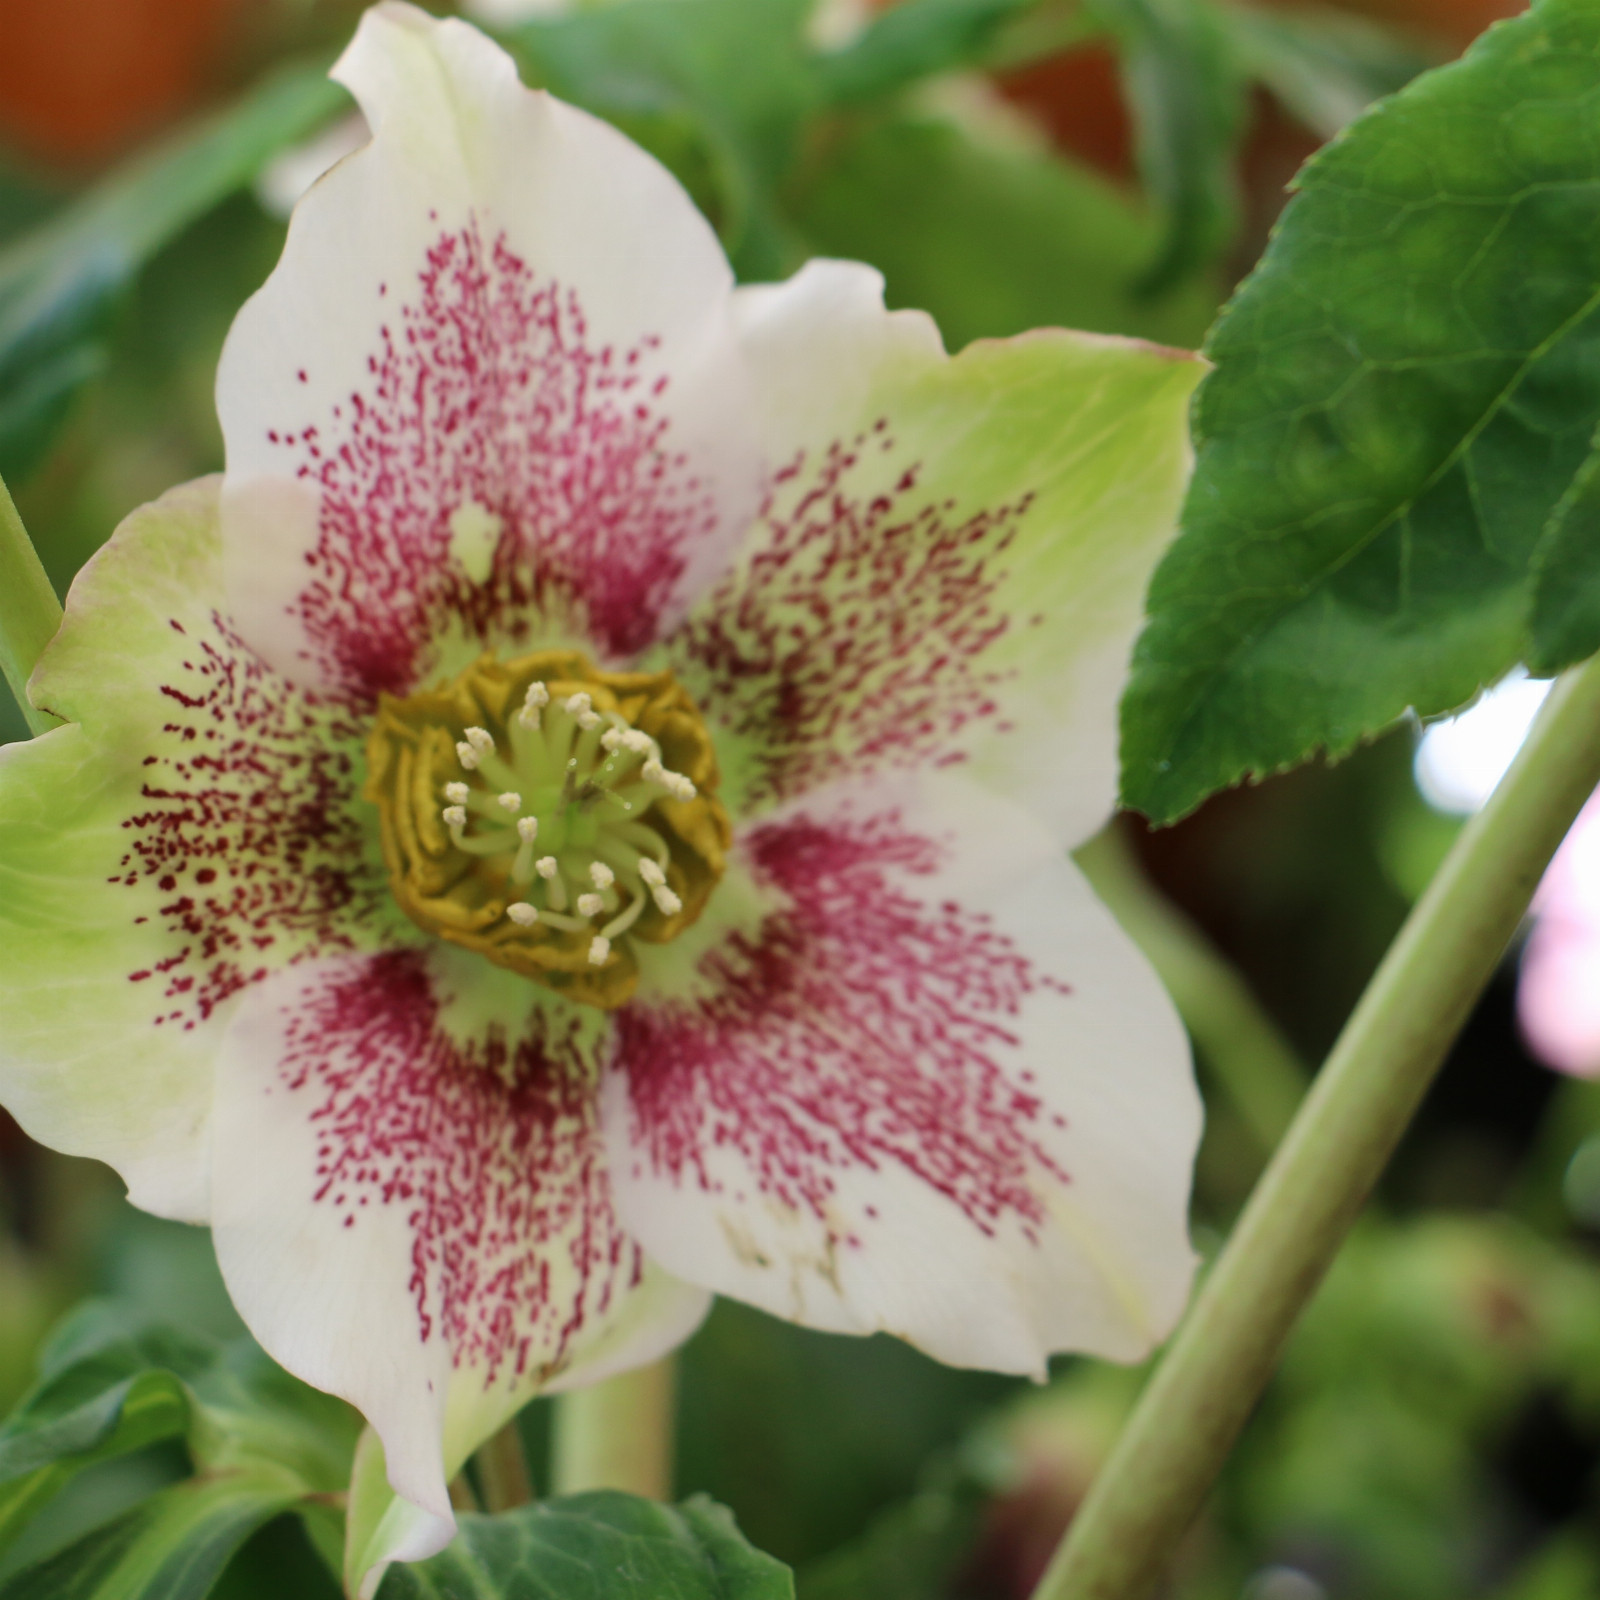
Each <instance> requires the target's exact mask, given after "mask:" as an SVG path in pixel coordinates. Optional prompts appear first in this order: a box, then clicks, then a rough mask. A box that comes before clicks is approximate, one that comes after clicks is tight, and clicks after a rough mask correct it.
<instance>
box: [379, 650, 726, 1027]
mask: <svg viewBox="0 0 1600 1600" xmlns="http://www.w3.org/2000/svg"><path fill="white" fill-rule="evenodd" d="M367 764H368V770H367V782H366V788H365V793H366V797H367V799H369V800H371V801H372V802H373V803H374V804H375V805H376V806H377V807H378V814H379V826H380V831H381V836H382V841H383V853H384V859H385V861H386V863H387V864H388V868H389V881H390V885H391V888H392V889H393V892H394V896H395V899H396V900H397V901H398V902H399V904H400V907H401V909H402V910H404V912H405V913H406V915H407V916H408V917H410V918H411V919H412V921H413V922H415V923H416V924H417V925H418V926H419V927H421V928H424V929H426V930H427V931H428V932H429V933H433V934H437V935H438V936H439V937H440V938H443V939H448V940H450V941H451V942H452V943H455V944H458V945H463V946H465V947H466V948H468V949H471V950H476V951H478V952H479V953H480V954H482V955H485V956H487V957H488V958H489V960H491V961H494V962H496V963H498V964H499V965H500V966H503V967H509V968H510V969H511V970H512V971H514V972H520V973H521V974H523V976H525V977H529V978H532V979H534V980H535V981H536V982H539V983H543V984H546V985H548V986H549V987H550V988H552V989H556V990H558V991H560V992H561V993H562V994H564V995H566V996H567V997H568V998H570V999H573V1000H578V1001H581V1002H583V1003H584V1004H586V1005H594V1006H601V1007H606V1008H610V1007H613V1006H619V1005H621V1004H623V1003H624V1002H625V1001H626V1000H627V999H628V997H629V996H630V995H631V994H632V993H633V989H634V985H635V984H636V983H637V981H638V963H637V961H636V960H635V959H634V955H633V951H632V948H631V946H632V941H633V940H635V939H643V940H647V941H649V942H650V943H657V944H659V943H664V942H665V941H667V940H669V939H672V938H674V937H676V935H677V934H679V933H680V932H682V930H683V929H684V928H686V927H688V926H689V924H690V923H692V922H693V921H694V920H695V919H696V918H697V917H698V916H699V915H700V913H701V911H702V910H703V909H704V908H705V904H706V901H707V899H708V898H709V896H710V894H711V891H712V889H713V888H715V886H716V884H717V881H718V879H720V878H721V876H722V871H723V866H724V864H725V859H726V851H727V846H728V840H729V837H730V828H729V824H728V817H727V813H726V812H725V811H724V810H723V807H722V804H721V802H720V801H719V800H718V799H717V796H716V789H717V783H718V771H717V759H716V752H715V750H714V749H713V748H712V744H711V738H710V735H709V733H708V732H707V730H706V726H705V723H704V722H703V721H702V720H701V717H700V714H699V712H698V711H697V710H696V709H695V706H694V702H693V701H692V700H691V699H690V698H689V696H688V694H687V693H686V692H685V690H684V689H683V687H682V686H681V685H680V684H679V683H678V681H677V680H676V679H675V678H674V677H673V675H672V674H671V673H670V672H605V671H602V670H600V669H599V668H597V667H595V666H594V665H593V664H592V663H591V662H590V661H589V660H588V658H587V657H585V656H583V655H582V654H580V653H579V652H577V651H572V650H541V651H535V652H533V653H531V654H529V655H525V656H519V657H517V658H516V659H514V660H511V661H498V660H496V659H495V658H494V657H493V656H488V655H486V656H483V657H481V658H480V659H479V660H478V661H476V662H475V663H474V664H473V665H472V666H470V667H468V668H467V670H466V671H465V672H462V673H460V674H459V675H458V676H457V677H455V678H454V679H452V680H451V681H450V682H448V683H446V684H444V685H442V686H440V687H439V688H436V689H428V690H423V691H422V692H420V693H418V694H413V695H408V696H407V697H406V698H405V699H395V698H393V697H391V696H388V695H385V696H383V697H382V699H381V701H380V704H379V708H378V716H377V720H376V722H375V724H374V725H373V729H372V733H371V735H370V736H369V738H368V740H367Z"/></svg>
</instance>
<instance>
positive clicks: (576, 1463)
mask: <svg viewBox="0 0 1600 1600" xmlns="http://www.w3.org/2000/svg"><path fill="white" fill-rule="evenodd" d="M676 1390H677V1385H676V1380H675V1371H674V1366H673V1362H672V1360H671V1358H670V1357H669V1358H668V1359H667V1360H665V1361H656V1362H653V1363H652V1364H651V1365H650V1366H648V1367H636V1368H635V1369H634V1370H633V1371H632V1372H624V1373H622V1374H620V1375H619V1376H618V1377H615V1378H607V1379H606V1380H605V1382H604V1383H597V1384H595V1385H594V1386H593V1387H592V1388H589V1389H574V1390H573V1391H572V1393H571V1394H564V1395H561V1396H559V1397H558V1399H557V1401H556V1417H555V1438H554V1440H553V1443H552V1447H551V1466H550V1476H551V1482H552V1485H553V1487H554V1491H555V1493H556V1494H581V1493H582V1492H583V1491H584V1490H586V1489H623V1490H626V1491H627V1492H628V1493H629V1494H637V1495H643V1496H645V1498H646V1499H650V1500H665V1499H667V1498H668V1497H669V1496H670V1495H671V1493H672V1423H673V1412H674V1410H675V1408H676V1400H677V1392H676Z"/></svg>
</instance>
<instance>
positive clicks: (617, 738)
mask: <svg viewBox="0 0 1600 1600" xmlns="http://www.w3.org/2000/svg"><path fill="white" fill-rule="evenodd" d="M621 743H622V729H621V728H617V727H611V728H607V729H606V731H605V732H604V733H602V734H601V735H600V748H601V749H602V750H615V749H616V748H617V746H618V745H619V744H621Z"/></svg>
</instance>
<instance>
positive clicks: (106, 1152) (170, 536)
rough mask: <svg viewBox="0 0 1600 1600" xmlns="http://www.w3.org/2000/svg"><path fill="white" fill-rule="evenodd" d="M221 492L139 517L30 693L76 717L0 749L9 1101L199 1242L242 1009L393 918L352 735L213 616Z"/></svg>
mask: <svg viewBox="0 0 1600 1600" xmlns="http://www.w3.org/2000/svg"><path fill="white" fill-rule="evenodd" d="M216 498H217V482H216V480H215V479H211V480H208V481H204V482H201V483H196V484H189V485H186V486H184V487H182V488H179V489H174V490H172V491H171V492H170V493H169V494H166V495H164V496H162V498H161V499H160V500H158V501H156V502H155V503H154V504H153V505H149V506H144V507H141V508H140V509H139V510H138V511H136V512H134V513H133V514H132V515H131V516H130V517H128V518H127V520H126V521H125V522H124V523H123V524H122V526H121V527H119V528H118V529H117V531H116V532H115V533H114V534H113V535H112V537H111V540H110V542H109V543H108V544H107V545H106V546H105V548H104V549H102V550H101V551H100V552H98V554H96V556H95V557H94V559H93V560H92V561H91V562H90V563H89V564H88V565H87V566H86V567H85V568H84V570H83V571H82V572H81V573H80V574H79V575H78V578H77V580H76V582H75V583H74V584H73V586H72V592H71V594H70V595H69V596H68V598H67V617H66V621H65V624H64V625H63V627H62V629H61V631H60V633H58V634H57V636H56V637H55V639H54V640H53V641H52V642H51V644H50V646H49V648H48V649H47V650H46V652H45V655H44V658H43V660H42V661H41V662H40V664H39V667H38V669H37V670H36V672H35V673H34V677H33V684H32V688H33V693H34V694H35V696H36V697H37V698H38V699H39V700H40V702H41V703H42V704H45V705H47V706H49V707H50V708H51V709H52V710H54V711H56V712H58V713H59V714H60V715H61V716H63V717H66V718H68V719H69V725H68V726H67V727H64V728H58V729H56V730H55V731H54V732H53V733H51V734H49V735H48V736H46V737H45V738H42V739H34V740H30V741H28V742H26V743H20V744H15V745H8V746H6V747H5V748H4V749H3V750H0V1099H3V1100H4V1102H5V1104H6V1105H7V1106H8V1107H9V1108H10V1109H11V1111H12V1112H13V1113H14V1114H15V1115H16V1116H17V1118H18V1119H19V1120H20V1121H21V1123H22V1124H23V1126H24V1127H25V1128H27V1129H28V1131H29V1132H30V1133H31V1134H32V1135H33V1136H34V1137H35V1138H37V1139H40V1140H42V1141H43V1142H44V1143H46V1144H49V1145H52V1146H54V1147H55V1148H56V1149H59V1150H65V1151H68V1152H70V1153H72V1154H74V1155H84V1156H92V1157H95V1158H96V1159H98V1160H101V1161H105V1162H107V1163H109V1164H110V1165H111V1166H113V1167H114V1168H116V1170H117V1172H118V1173H119V1174H120V1175H121V1176H122V1178H123V1179H124V1181H125V1182H126V1183H127V1185H128V1192H129V1196H130V1198H131V1199H132V1200H133V1202H134V1203H135V1204H136V1205H139V1206H142V1207H144V1208H145V1209H146V1210H148V1211H154V1212H157V1213H159V1214H160V1215H162V1216H169V1217H177V1218H180V1219H182V1220H184V1221H188V1222H204V1221H205V1220H206V1219H207V1217H208V1215H209V1207H208V1202H207V1198H206V1193H207V1185H208V1183H209V1178H210V1158H209V1150H208V1139H209V1135H208V1132H207V1118H208V1117H209V1115H210V1108H211V1079H212V1063H213V1061H214V1060H215V1057H216V1052H217V1048H218V1045H219V1042H220V1039H221V1036H222V1032H223V1029H224V1027H225V1026H226V1024H227V1021H228V1018H229V1016H230V1014H231V1012H232V1009H233V1006H234V1004H235V1003H236V1000H237V997H238V995H239V994H240V993H241V992H242V991H243V990H245V989H246V988H248V987H249V986H250V985H251V984H252V983H254V982H256V981H258V980H259V979H260V978H261V977H263V976H264V975H265V974H267V973H269V972H272V971H275V970H276V969H278V968H280V967H283V966H286V965H287V964H288V963H289V962H291V961H294V960H299V959H303V958H304V957H305V956H306V955H308V954H310V953H313V952H317V951H327V950H330V949H331V950H341V951H342V950H349V949H357V948H362V949H370V948H372V947H373V945H374V943H377V942H381V941H382V939H383V938H384V936H385V933H386V932H387V931H388V930H389V928H390V927H391V925H392V921H393V919H395V918H396V917H397V913H396V912H395V911H394V910H393V908H392V906H391V904H390V902H389V898H388V895H387V892H386V891H385V888H384V884H383V877H382V869H381V867H380V866H378V865H377V864H376V863H375V862H374V860H373V859H372V857H371V853H370V852H369V850H368V849H367V838H366V829H367V827H368V822H367V819H366V816H365V814H364V813H365V811H366V808H364V807H361V806H360V805H359V803H358V800H357V794H356V791H357V787H358V785H359V782H360V778H359V775H358V772H357V764H358V762H359V756H360V739H361V737H362V733H361V732H359V731H354V730H352V729H351V728H350V727H349V726H348V725H344V724H343V723H342V722H341V719H340V718H339V717H338V716H337V715H333V714H330V713H329V711H328V710H327V708H323V707H316V706H313V705H312V704H311V703H310V701H309V700H308V699H307V697H306V696H305V695H303V694H302V693H301V692H300V691H298V690H296V689H294V688H292V687H291V686H290V685H288V684H286V683H285V682H284V681H283V680H282V679H281V678H279V677H277V676H276V675H275V674H273V673H271V672H268V671H266V670H264V669H263V668H262V666H261V663H260V662H259V661H258V660H257V659H256V658H255V657H254V656H253V655H252V654H251V653H250V652H249V651H248V650H247V649H245V648H244V647H243V646H241V645H240V643H239V641H238V639H237V638H236V637H235V636H234V635H233V634H232V633H231V632H230V630H229V629H228V627H227V624H226V622H225V620H223V619H222V618H221V617H220V616H219V609H220V607H221V605H222V593H221V588H222V584H221V559H220V551H219V548H218V538H217V516H216Z"/></svg>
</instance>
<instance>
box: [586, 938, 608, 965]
mask: <svg viewBox="0 0 1600 1600" xmlns="http://www.w3.org/2000/svg"><path fill="white" fill-rule="evenodd" d="M610 959H611V941H610V940H609V939H608V938H606V936H605V935H604V934H603V933H597V934H596V935H595V936H594V938H592V939H591V940H590V941H589V965H590V966H591V967H603V966H604V965H605V964H606V962H608V961H609V960H610Z"/></svg>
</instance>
